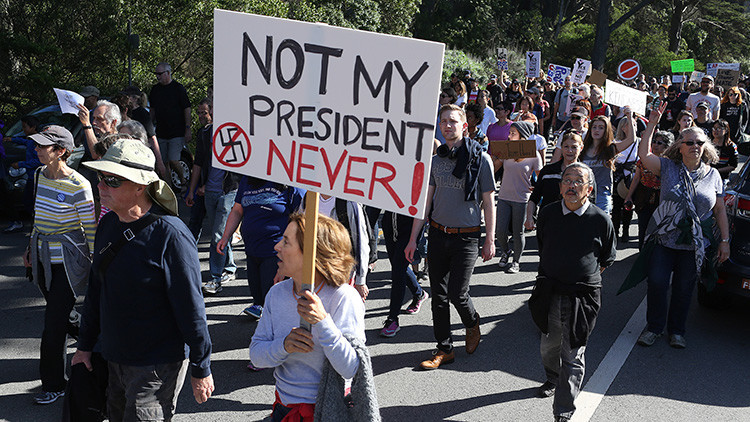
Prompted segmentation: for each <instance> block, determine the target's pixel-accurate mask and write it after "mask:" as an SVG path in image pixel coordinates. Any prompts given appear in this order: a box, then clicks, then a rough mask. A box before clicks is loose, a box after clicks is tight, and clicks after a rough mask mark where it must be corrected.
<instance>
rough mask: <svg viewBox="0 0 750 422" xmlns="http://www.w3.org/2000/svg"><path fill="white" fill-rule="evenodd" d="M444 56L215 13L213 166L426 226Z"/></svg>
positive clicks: (327, 30)
mask: <svg viewBox="0 0 750 422" xmlns="http://www.w3.org/2000/svg"><path fill="white" fill-rule="evenodd" d="M444 50H445V46H444V45H443V44H440V43H435V42H428V41H421V40H416V39H411V38H403V37H396V36H392V35H383V34H376V33H371V32H365V31H357V30H352V29H345V28H338V27H333V26H329V25H325V24H316V23H309V22H300V21H292V20H286V19H278V18H272V17H266V16H258V15H250V14H245V13H238V12H230V11H225V10H219V9H216V10H214V126H213V127H214V134H213V154H214V160H213V162H214V165H215V166H216V167H218V168H221V169H223V170H229V171H234V172H239V173H242V174H246V175H250V176H255V177H259V178H261V179H265V180H270V181H274V182H278V183H283V184H287V185H292V186H298V187H301V188H305V189H310V190H313V191H316V192H320V193H325V194H329V195H333V196H336V197H339V198H343V199H348V200H352V201H357V202H359V203H362V204H368V205H373V206H375V207H378V208H383V209H386V210H390V211H394V212H397V213H400V214H406V215H409V216H414V217H417V218H422V217H423V215H424V207H425V201H426V198H425V193H426V192H427V184H428V181H429V174H430V163H431V157H432V141H433V138H434V134H435V129H436V128H435V116H436V115H437V104H438V98H437V95H438V93H439V91H440V77H441V73H442V68H443V53H444Z"/></svg>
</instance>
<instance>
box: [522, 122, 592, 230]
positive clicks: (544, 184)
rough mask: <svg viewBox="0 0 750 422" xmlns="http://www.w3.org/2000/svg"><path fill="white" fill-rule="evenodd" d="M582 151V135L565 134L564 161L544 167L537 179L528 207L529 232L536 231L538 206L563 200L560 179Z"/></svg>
mask: <svg viewBox="0 0 750 422" xmlns="http://www.w3.org/2000/svg"><path fill="white" fill-rule="evenodd" d="M581 151H583V138H581V134H580V133H578V132H577V131H575V130H569V131H567V132H565V133H564V134H563V140H562V159H560V160H558V161H555V162H554V163H550V164H547V165H546V166H544V167H543V168H542V170H541V171H539V176H537V178H536V183H535V184H534V190H533V191H532V192H531V197H530V198H529V202H528V204H527V205H526V222H525V223H524V227H526V229H527V230H533V229H534V213H535V212H536V207H537V205H540V208H542V207H544V206H546V205H549V204H551V203H553V202H555V201H559V200H560V199H562V197H561V196H560V177H561V176H562V172H563V170H565V167H568V166H569V165H571V164H573V163H575V162H576V161H578V156H579V155H581Z"/></svg>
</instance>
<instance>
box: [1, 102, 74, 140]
mask: <svg viewBox="0 0 750 422" xmlns="http://www.w3.org/2000/svg"><path fill="white" fill-rule="evenodd" d="M29 115H31V116H35V117H36V118H38V119H39V122H40V124H42V125H60V126H63V127H65V128H66V129H68V130H71V129H72V128H73V127H74V126H75V124H76V122H78V116H76V115H73V114H62V113H61V112H60V106H59V105H58V104H49V105H45V106H41V107H39V108H37V109H35V110H34V111H32V112H31V113H29ZM5 135H6V136H23V130H22V129H21V121H20V120H19V121H17V122H16V123H14V124H13V126H11V127H9V128H8V130H7V131H6V132H5ZM73 135H74V136H75V133H74V134H73Z"/></svg>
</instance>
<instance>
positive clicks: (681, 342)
mask: <svg viewBox="0 0 750 422" xmlns="http://www.w3.org/2000/svg"><path fill="white" fill-rule="evenodd" d="M669 345H670V346H672V347H674V348H675V349H684V348H686V347H687V341H686V340H685V336H681V335H679V334H672V335H671V336H669Z"/></svg>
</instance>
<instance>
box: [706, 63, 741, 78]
mask: <svg viewBox="0 0 750 422" xmlns="http://www.w3.org/2000/svg"><path fill="white" fill-rule="evenodd" d="M719 69H729V70H736V71H738V72H739V71H740V64H739V63H708V64H707V65H706V75H711V76H713V77H714V78H715V77H716V72H717V71H718V70H719Z"/></svg>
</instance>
